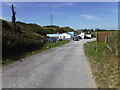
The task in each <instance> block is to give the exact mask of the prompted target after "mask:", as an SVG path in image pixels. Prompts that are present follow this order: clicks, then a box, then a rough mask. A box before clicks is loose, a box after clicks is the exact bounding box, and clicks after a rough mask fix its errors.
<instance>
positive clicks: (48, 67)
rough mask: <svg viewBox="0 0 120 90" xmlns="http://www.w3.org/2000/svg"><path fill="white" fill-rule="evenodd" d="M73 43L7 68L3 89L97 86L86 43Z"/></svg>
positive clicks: (3, 72) (83, 41)
mask: <svg viewBox="0 0 120 90" xmlns="http://www.w3.org/2000/svg"><path fill="white" fill-rule="evenodd" d="M93 40H95V39H88V40H80V41H70V42H69V43H67V44H65V45H62V46H59V47H56V48H52V49H49V50H46V51H44V52H42V53H39V54H36V55H33V56H31V57H27V58H25V59H24V60H23V62H20V61H18V62H15V63H14V64H11V65H8V66H5V67H3V69H2V70H3V71H2V87H3V88H93V87H96V86H95V84H94V83H95V82H94V80H93V79H92V77H91V76H92V75H91V73H90V71H89V70H88V69H90V67H89V65H88V63H86V61H87V59H86V57H85V54H84V48H83V44H84V43H85V42H88V41H93Z"/></svg>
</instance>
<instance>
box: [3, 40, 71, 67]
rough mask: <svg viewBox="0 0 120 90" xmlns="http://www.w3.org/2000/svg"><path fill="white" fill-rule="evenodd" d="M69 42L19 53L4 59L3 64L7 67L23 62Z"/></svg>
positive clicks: (58, 42)
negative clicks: (27, 58) (24, 59)
mask: <svg viewBox="0 0 120 90" xmlns="http://www.w3.org/2000/svg"><path fill="white" fill-rule="evenodd" d="M68 42H69V40H63V41H57V43H45V44H44V45H43V46H42V48H41V49H36V50H33V51H27V52H23V53H18V54H15V55H10V56H7V57H6V58H4V59H3V60H2V63H3V64H4V65H7V64H11V63H13V62H15V61H18V60H20V61H22V60H21V59H23V58H25V57H28V56H31V55H34V54H37V53H40V52H42V51H45V50H47V49H50V48H54V47H57V46H60V45H63V44H66V43H68Z"/></svg>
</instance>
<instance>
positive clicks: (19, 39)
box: [2, 20, 73, 63]
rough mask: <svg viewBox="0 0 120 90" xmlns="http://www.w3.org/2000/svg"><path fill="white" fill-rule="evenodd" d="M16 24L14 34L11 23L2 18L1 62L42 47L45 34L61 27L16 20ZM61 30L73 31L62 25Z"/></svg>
mask: <svg viewBox="0 0 120 90" xmlns="http://www.w3.org/2000/svg"><path fill="white" fill-rule="evenodd" d="M16 25H17V26H16V29H17V35H14V34H13V32H14V31H13V30H14V29H13V25H12V23H11V22H8V21H5V20H2V58H3V63H4V62H6V60H13V61H15V60H16V59H20V58H22V57H23V56H24V55H23V54H25V53H27V52H33V51H35V50H39V49H42V47H44V44H45V43H46V42H45V38H46V34H47V33H55V32H54V31H57V30H58V29H57V28H62V27H58V26H45V27H42V26H40V25H37V24H26V23H23V22H17V23H16ZM62 30H63V32H68V31H73V29H71V28H69V27H67V28H64V27H63V29H62ZM62 30H61V31H62ZM59 32H60V31H59ZM58 44H60V43H58ZM56 45H57V44H56Z"/></svg>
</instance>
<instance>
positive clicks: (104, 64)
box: [84, 37, 120, 88]
mask: <svg viewBox="0 0 120 90" xmlns="http://www.w3.org/2000/svg"><path fill="white" fill-rule="evenodd" d="M116 39H117V38H116V37H112V38H111V39H110V43H108V44H109V45H110V46H111V48H112V49H113V52H111V51H110V50H109V49H108V48H107V47H106V46H105V43H104V42H98V43H97V44H96V42H95V41H94V42H89V43H86V44H85V45H84V47H85V48H84V49H85V54H86V56H87V57H88V60H89V62H90V64H91V68H92V72H93V75H94V79H95V81H96V83H97V87H100V88H117V87H119V85H120V84H119V81H118V79H119V78H118V75H119V72H118V71H119V68H118V55H117V54H115V51H116V50H117V48H116V47H117V40H116ZM96 45H97V51H96ZM113 46H114V47H113ZM115 49H116V50H115Z"/></svg>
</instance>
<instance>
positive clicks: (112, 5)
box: [2, 2, 118, 30]
mask: <svg viewBox="0 0 120 90" xmlns="http://www.w3.org/2000/svg"><path fill="white" fill-rule="evenodd" d="M11 4H12V2H3V3H2V18H3V19H5V20H8V21H11V16H12V15H11ZM13 4H14V5H15V10H16V12H17V14H16V18H17V21H22V22H26V23H36V24H39V25H41V26H45V25H50V23H51V20H50V14H51V13H52V14H53V24H54V25H57V26H61V27H65V26H70V27H71V28H73V29H75V30H77V29H85V28H90V29H91V28H93V29H95V28H101V29H117V28H118V11H117V10H118V3H117V2H13Z"/></svg>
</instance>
